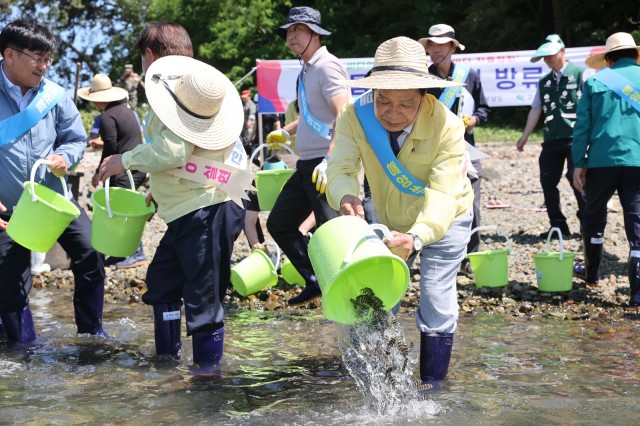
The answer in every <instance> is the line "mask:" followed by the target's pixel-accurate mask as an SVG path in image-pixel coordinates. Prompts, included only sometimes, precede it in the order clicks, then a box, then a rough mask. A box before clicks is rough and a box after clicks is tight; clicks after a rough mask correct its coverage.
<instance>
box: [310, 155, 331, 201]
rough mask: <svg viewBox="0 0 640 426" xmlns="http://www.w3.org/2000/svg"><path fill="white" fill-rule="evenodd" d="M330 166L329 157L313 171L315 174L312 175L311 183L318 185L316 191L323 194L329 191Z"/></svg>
mask: <svg viewBox="0 0 640 426" xmlns="http://www.w3.org/2000/svg"><path fill="white" fill-rule="evenodd" d="M328 165H329V157H324V159H323V160H322V161H321V162H320V164H318V165H317V166H316V168H315V169H313V174H312V175H311V182H313V183H315V184H316V191H318V192H319V193H321V194H324V191H326V189H327V166H328Z"/></svg>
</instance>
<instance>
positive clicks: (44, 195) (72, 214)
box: [7, 160, 80, 253]
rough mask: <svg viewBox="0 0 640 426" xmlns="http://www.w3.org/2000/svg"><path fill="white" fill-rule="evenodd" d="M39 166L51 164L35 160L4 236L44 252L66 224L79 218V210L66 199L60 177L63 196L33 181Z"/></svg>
mask: <svg viewBox="0 0 640 426" xmlns="http://www.w3.org/2000/svg"><path fill="white" fill-rule="evenodd" d="M41 164H51V162H50V161H48V160H38V161H36V162H35V164H34V165H33V168H32V169H31V180H30V181H29V182H25V183H24V190H23V191H22V195H21V196H20V199H19V200H18V204H17V205H16V208H15V209H14V211H13V214H12V215H11V219H10V220H9V225H8V226H7V234H9V236H10V237H11V238H12V239H13V240H14V241H15V242H17V243H18V244H20V245H21V246H23V247H26V248H28V249H29V250H31V251H36V252H41V253H46V252H48V251H49V250H50V249H51V247H53V245H54V244H55V242H56V241H58V238H60V235H62V232H64V230H65V229H67V227H68V226H69V224H70V223H71V222H72V221H73V220H74V219H76V218H77V217H78V216H80V210H78V208H77V207H76V206H75V205H74V204H73V203H72V202H71V201H69V200H68V199H67V195H68V194H67V183H66V182H65V180H64V178H62V177H61V178H60V181H61V182H62V190H63V192H64V196H62V195H60V194H58V193H57V192H55V191H53V190H51V189H49V188H47V187H46V186H43V185H40V184H38V183H35V182H34V181H35V174H36V170H37V168H38V166H40V165H41Z"/></svg>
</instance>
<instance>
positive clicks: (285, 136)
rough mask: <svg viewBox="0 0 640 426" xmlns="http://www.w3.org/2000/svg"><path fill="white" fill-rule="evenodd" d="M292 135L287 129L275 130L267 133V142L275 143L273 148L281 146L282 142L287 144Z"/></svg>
mask: <svg viewBox="0 0 640 426" xmlns="http://www.w3.org/2000/svg"><path fill="white" fill-rule="evenodd" d="M290 139H291V136H290V135H289V132H287V131H286V130H285V129H278V130H274V131H273V132H271V133H269V134H268V135H267V143H268V144H269V145H275V146H274V147H273V148H276V149H278V148H281V146H280V144H287V143H291V142H290Z"/></svg>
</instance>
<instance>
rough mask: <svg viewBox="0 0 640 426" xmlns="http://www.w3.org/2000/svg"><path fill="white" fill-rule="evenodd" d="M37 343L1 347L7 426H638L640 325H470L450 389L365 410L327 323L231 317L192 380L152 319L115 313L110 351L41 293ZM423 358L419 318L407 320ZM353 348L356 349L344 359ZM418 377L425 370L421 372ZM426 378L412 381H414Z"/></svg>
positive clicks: (110, 319)
mask: <svg viewBox="0 0 640 426" xmlns="http://www.w3.org/2000/svg"><path fill="white" fill-rule="evenodd" d="M32 296H33V297H32V305H33V306H34V320H35V323H36V329H37V331H38V336H39V338H38V340H37V341H36V342H35V343H34V344H33V345H30V346H29V347H27V348H21V347H15V346H11V347H8V346H7V344H6V342H5V341H4V340H2V339H0V416H1V417H0V423H8V424H13V423H21V424H25V423H26V424H65V425H71V424H86V423H91V424H98V423H100V424H105V423H106V424H113V423H124V424H130V423H132V424H150V423H154V424H166V423H178V424H229V425H272V424H287V425H303V424H304V425H338V424H340V425H343V424H372V425H373V424H376V425H377V424H381V425H382V424H399V425H403V424H415V422H420V423H423V424H425V423H426V424H429V423H437V424H445V425H458V424H474V425H475V424H487V425H488V424H518V425H534V424H612V423H613V424H634V423H636V421H637V395H638V394H640V372H639V371H638V367H637V366H638V364H639V362H640V337H639V336H640V333H639V332H640V322H639V319H640V318H638V317H637V316H635V317H633V316H630V317H627V318H624V319H623V320H621V321H617V322H609V323H604V322H595V321H562V320H555V319H536V320H527V319H523V318H515V317H509V316H498V315H496V316H493V315H475V316H465V317H462V318H461V320H460V323H459V328H458V331H457V333H456V336H455V341H454V349H453V357H452V364H451V368H450V373H449V376H448V380H447V381H446V382H445V384H444V386H443V389H441V390H439V391H438V392H434V393H433V394H431V395H428V396H427V397H426V399H425V400H421V399H420V398H417V397H416V398H405V399H404V400H403V401H401V402H400V403H399V404H400V405H399V407H398V406H395V407H389V406H387V407H386V410H381V411H378V410H376V409H372V408H371V407H367V406H366V405H367V404H366V401H365V398H364V397H363V395H362V394H361V393H360V391H359V389H358V387H357V385H356V381H355V380H354V379H353V378H352V377H351V375H350V374H349V372H348V370H347V366H345V364H344V362H343V360H342V356H343V352H342V351H341V349H340V346H339V344H338V339H339V337H340V336H341V333H342V332H343V331H344V330H341V327H340V326H336V325H335V324H332V323H330V322H328V321H326V319H325V318H324V317H323V316H322V315H321V314H320V313H319V312H316V311H296V310H291V311H283V312H268V313H262V312H250V311H234V312H228V314H227V315H228V316H227V320H226V321H225V324H226V331H227V333H226V341H225V357H224V358H223V362H222V365H221V367H222V368H221V373H220V374H219V375H217V376H211V377H206V378H203V377H194V376H193V375H192V374H190V373H192V371H191V363H192V354H191V340H190V338H187V337H186V336H183V346H184V353H183V355H182V358H181V360H179V361H175V360H168V359H161V358H158V357H156V356H155V355H154V344H153V325H152V318H151V311H150V308H149V307H146V306H139V305H136V306H120V305H118V306H112V305H109V306H107V307H106V310H105V329H106V330H107V333H109V335H110V336H111V338H110V339H108V340H104V339H101V338H96V337H90V336H77V335H76V334H75V328H74V327H73V318H72V316H73V314H72V313H71V314H70V313H69V307H70V304H69V301H68V300H64V296H61V295H58V294H55V293H52V294H50V293H47V292H46V291H44V290H40V291H34V292H33V294H32ZM398 323H399V324H400V325H401V326H402V327H401V328H402V329H403V330H404V333H405V338H406V342H407V345H408V346H409V345H410V343H411V342H413V343H414V347H413V348H412V349H411V352H410V354H409V356H410V358H411V359H412V360H416V359H417V358H418V350H417V347H415V346H418V341H419V336H418V332H417V330H416V329H415V318H414V317H413V316H411V315H409V314H406V313H401V314H400V315H399V316H398ZM343 349H344V348H343ZM414 367H415V365H414ZM417 375H418V373H417V371H414V372H413V376H414V378H415V377H417Z"/></svg>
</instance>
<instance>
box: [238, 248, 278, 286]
mask: <svg viewBox="0 0 640 426" xmlns="http://www.w3.org/2000/svg"><path fill="white" fill-rule="evenodd" d="M264 244H265V245H273V246H275V248H276V252H277V257H276V259H277V260H276V264H275V265H274V264H273V263H272V262H271V259H269V256H267V254H266V253H265V252H264V251H262V250H260V249H254V250H253V251H252V252H251V254H250V255H249V256H247V257H245V258H244V259H243V260H242V261H241V262H239V263H237V264H236V265H235V266H234V267H233V268H231V284H232V285H233V288H234V289H235V290H236V291H237V292H238V294H239V295H240V296H242V297H247V296H249V295H250V294H254V293H257V292H259V291H262V290H264V289H265V288H267V287H272V286H274V285H276V283H277V282H278V274H277V273H276V271H277V270H278V266H280V248H279V247H278V245H277V244H276V243H275V242H273V241H265V243H264Z"/></svg>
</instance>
